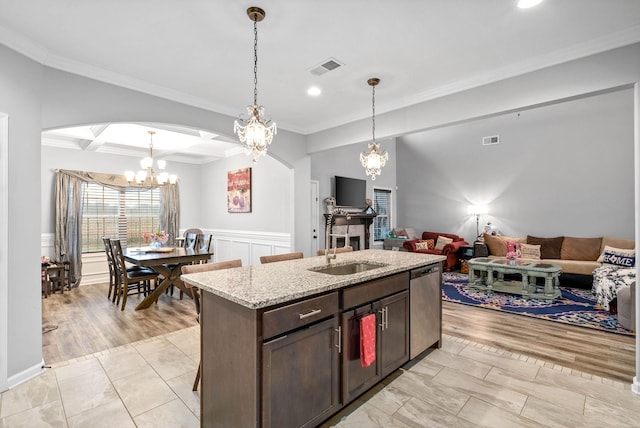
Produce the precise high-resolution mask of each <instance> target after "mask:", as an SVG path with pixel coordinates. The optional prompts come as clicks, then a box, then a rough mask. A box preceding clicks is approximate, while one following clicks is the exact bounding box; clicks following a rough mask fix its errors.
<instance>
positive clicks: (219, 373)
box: [200, 271, 441, 428]
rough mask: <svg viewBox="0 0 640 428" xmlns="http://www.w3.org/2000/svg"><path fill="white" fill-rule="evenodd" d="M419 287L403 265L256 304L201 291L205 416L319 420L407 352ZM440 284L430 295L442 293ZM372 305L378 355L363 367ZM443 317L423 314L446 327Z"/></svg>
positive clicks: (293, 422)
mask: <svg viewBox="0 0 640 428" xmlns="http://www.w3.org/2000/svg"><path fill="white" fill-rule="evenodd" d="M412 289H413V288H412V281H411V276H410V272H409V271H405V272H401V273H396V274H392V275H389V276H385V277H383V278H379V279H375V280H372V281H368V282H364V283H360V284H355V285H350V286H346V287H344V288H341V289H339V290H335V291H331V292H328V293H325V294H318V295H313V296H309V297H307V298H303V299H299V300H293V301H291V302H290V303H283V304H280V305H272V306H269V307H265V308H259V309H251V308H248V307H246V306H243V305H240V304H237V303H234V302H232V301H230V300H227V299H225V298H223V297H220V296H218V295H216V294H213V293H209V292H205V293H203V300H202V305H203V306H202V313H201V323H200V326H201V344H202V373H203V377H202V385H201V401H200V403H201V418H200V421H201V426H203V427H214V426H215V427H236V426H237V427H245V426H246V427H254V426H255V427H259V426H262V427H278V428H287V427H313V426H317V425H319V424H321V423H322V422H323V421H324V420H326V419H328V418H329V417H331V415H333V414H335V413H336V412H338V411H339V410H340V409H341V408H343V407H344V406H345V405H347V404H348V403H349V402H351V401H353V400H354V399H355V398H356V397H358V396H360V395H361V394H363V393H364V392H365V391H367V390H368V389H370V388H371V387H373V386H374V385H375V384H376V383H378V382H379V381H380V380H382V379H383V378H384V377H385V376H387V375H389V374H390V373H391V372H393V371H394V370H396V369H397V368H399V367H400V366H402V365H403V364H404V363H406V362H407V361H408V360H409V350H410V330H411V328H410V319H411V318H412V317H413V314H411V313H410V312H411V311H415V312H419V311H423V310H424V308H423V306H422V305H420V306H416V307H413V306H411V304H412V299H413V296H412V291H410V290H412ZM438 289H439V288H438V287H431V288H430V289H429V290H430V291H431V292H430V293H429V298H433V299H435V300H437V301H438V302H439V301H440V295H439V294H438V293H437V292H436V291H437V290H438ZM416 295H417V294H416ZM434 304H437V303H434ZM410 308H412V309H411V310H410ZM367 314H375V316H376V326H377V327H376V360H375V361H374V363H373V364H371V365H370V366H369V367H362V365H361V363H360V338H359V335H360V330H359V329H360V319H361V318H362V317H363V316H364V315H367ZM438 321H439V316H438V317H437V318H435V319H434V322H433V323H426V324H425V323H422V322H421V323H420V324H421V325H425V326H427V327H425V328H426V329H433V330H434V332H433V335H435V336H434V337H439V335H440V334H441V333H440V331H441V330H440V328H441V327H440V324H439V323H438ZM431 340H432V339H431V338H430V339H429V340H428V342H430V341H431Z"/></svg>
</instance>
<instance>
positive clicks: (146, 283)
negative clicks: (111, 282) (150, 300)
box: [111, 239, 158, 311]
mask: <svg viewBox="0 0 640 428" xmlns="http://www.w3.org/2000/svg"><path fill="white" fill-rule="evenodd" d="M111 249H112V251H113V261H114V268H115V271H116V280H117V281H116V289H117V297H116V302H115V303H116V305H118V304H119V303H120V299H122V307H121V308H120V310H122V311H124V307H125V306H126V304H127V296H128V295H129V294H140V293H144V294H145V295H147V294H148V293H149V290H150V285H151V281H153V282H154V284H155V283H157V281H158V272H156V271H154V270H153V269H149V268H140V269H137V270H131V271H128V270H127V265H126V262H125V260H124V253H123V251H122V245H121V244H120V240H119V239H112V240H111Z"/></svg>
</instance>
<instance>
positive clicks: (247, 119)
mask: <svg viewBox="0 0 640 428" xmlns="http://www.w3.org/2000/svg"><path fill="white" fill-rule="evenodd" d="M247 16H248V17H249V19H250V20H251V21H253V105H250V106H247V114H246V115H240V117H238V119H236V121H235V122H234V124H233V132H234V133H235V134H237V135H238V139H239V140H240V142H241V143H244V144H245V149H246V151H247V154H248V155H251V156H253V162H254V163H255V162H257V160H258V158H259V157H260V156H264V155H266V154H267V148H268V147H269V145H270V144H271V141H272V140H273V136H274V135H276V134H277V132H278V127H277V126H276V123H275V122H274V121H272V120H271V119H268V118H265V117H264V108H263V107H262V106H259V105H258V22H262V20H263V19H264V17H265V12H264V10H262V9H260V8H259V7H256V6H252V7H250V8H248V9H247Z"/></svg>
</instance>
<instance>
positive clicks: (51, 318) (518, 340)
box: [42, 284, 635, 383]
mask: <svg viewBox="0 0 640 428" xmlns="http://www.w3.org/2000/svg"><path fill="white" fill-rule="evenodd" d="M177 296H178V294H177V293H175V295H174V297H170V296H167V295H163V296H162V297H161V298H160V300H159V302H158V304H157V305H153V306H151V307H150V308H149V309H145V310H142V311H136V310H135V306H136V304H137V302H139V301H140V299H141V298H142V297H140V296H136V295H134V296H130V297H129V299H128V301H127V307H126V309H125V310H124V312H123V311H120V309H119V308H118V307H116V306H115V305H114V304H112V303H111V301H110V300H108V299H107V285H106V284H104V285H87V286H82V287H79V288H77V289H73V290H71V291H69V292H65V293H64V294H58V293H57V294H54V295H51V296H49V298H47V299H42V324H43V327H46V326H48V325H57V326H58V328H57V329H55V330H52V331H50V332H48V333H43V335H42V349H43V357H44V360H45V363H46V364H54V363H57V362H61V361H66V360H68V359H71V358H77V357H80V356H83V355H88V354H92V353H94V352H99V351H103V350H106V349H109V348H113V347H116V346H120V345H124V344H127V343H131V342H135V341H137V340H141V339H145V338H149V337H155V336H159V335H161V334H164V333H169V332H172V331H176V330H179V329H182V328H185V327H191V326H194V325H197V320H196V318H195V308H194V304H193V300H191V299H190V298H188V297H185V298H184V300H179V299H178V297H177ZM443 333H444V334H448V335H451V336H455V337H460V338H463V339H468V340H471V341H474V342H478V343H483V344H486V345H489V346H492V347H495V348H500V349H503V350H506V351H509V352H513V353H516V354H523V355H528V356H531V357H533V358H536V359H540V360H544V361H549V362H551V363H554V364H558V365H561V366H565V367H568V368H572V369H575V370H579V371H582V372H585V373H590V374H595V375H598V376H602V377H605V378H608V379H614V380H619V381H623V382H626V383H631V382H632V380H633V376H634V375H635V339H634V338H631V337H626V336H621V335H618V334H613V333H605V332H598V331H595V330H590V329H586V328H581V327H572V326H566V325H562V324H559V323H554V322H549V321H544V320H537V319H532V318H527V317H523V316H518V315H511V314H507V313H503V312H497V311H492V310H487V309H481V308H474V307H471V306H466V305H460V304H455V303H450V302H443Z"/></svg>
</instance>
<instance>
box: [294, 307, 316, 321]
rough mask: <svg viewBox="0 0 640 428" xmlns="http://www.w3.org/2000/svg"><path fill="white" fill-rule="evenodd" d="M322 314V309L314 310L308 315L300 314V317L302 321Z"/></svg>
mask: <svg viewBox="0 0 640 428" xmlns="http://www.w3.org/2000/svg"><path fill="white" fill-rule="evenodd" d="M320 312H322V309H313V310H312V311H311V312H307V313H306V314H298V315H299V316H300V319H301V320H303V319H305V318H309V317H312V316H314V315H318V314H319V313H320Z"/></svg>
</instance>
